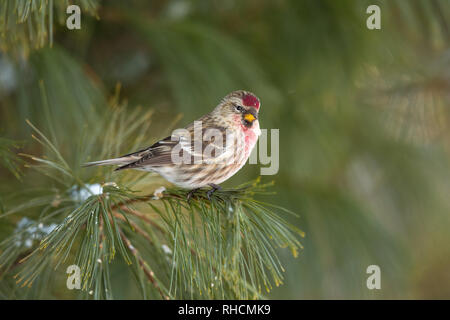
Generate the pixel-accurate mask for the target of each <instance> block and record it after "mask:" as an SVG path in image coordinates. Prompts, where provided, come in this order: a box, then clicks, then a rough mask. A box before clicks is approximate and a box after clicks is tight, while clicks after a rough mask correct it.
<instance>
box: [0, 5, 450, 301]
mask: <svg viewBox="0 0 450 320" xmlns="http://www.w3.org/2000/svg"><path fill="white" fill-rule="evenodd" d="M24 2H26V1H24ZM11 3H12V2H11V1H7V0H0V10H2V11H0V25H1V26H2V37H1V38H0V41H1V44H0V49H1V51H0V135H1V137H4V138H8V139H12V140H14V141H16V142H17V143H18V145H19V148H18V149H19V150H18V151H26V152H27V153H32V154H39V152H40V149H39V146H38V145H36V143H33V142H32V141H31V139H30V129H29V127H28V126H27V125H26V123H25V119H30V120H31V121H32V122H33V123H34V124H35V125H36V126H38V127H39V128H44V129H43V130H44V131H45V132H48V129H45V128H47V127H48V123H49V122H51V123H53V124H54V129H53V132H52V135H54V136H56V137H57V140H58V142H59V147H60V148H61V150H62V152H63V154H65V155H73V157H72V158H71V161H73V163H75V164H79V163H82V162H84V161H86V160H92V159H80V158H79V157H77V154H76V150H73V140H74V139H77V137H79V136H80V135H82V134H89V130H90V129H92V128H94V127H95V124H96V122H97V121H98V119H99V117H108V112H107V110H108V109H107V108H108V101H109V100H110V99H111V97H113V96H114V95H116V94H117V92H118V88H119V87H120V99H123V100H125V101H127V108H128V109H129V110H130V112H131V111H132V110H134V109H135V108H137V107H139V106H140V107H142V109H143V110H147V109H152V110H154V115H153V118H152V123H151V125H150V127H149V131H148V141H147V142H148V143H146V145H142V147H145V146H147V145H150V144H152V143H153V142H154V140H155V139H157V138H163V137H165V136H167V135H168V134H169V133H170V131H171V130H172V129H174V128H176V126H177V125H178V126H183V125H185V124H187V123H189V122H191V121H193V120H195V119H196V118H198V117H199V116H201V115H202V114H204V113H206V112H208V111H209V110H211V109H212V108H213V107H214V106H215V105H216V104H217V103H218V101H219V99H221V98H222V97H223V96H225V95H226V94H227V93H229V92H231V91H233V90H238V89H244V90H249V91H252V92H254V93H255V94H256V95H258V96H259V98H260V99H261V102H262V108H261V112H260V123H261V127H262V128H267V129H271V128H278V129H279V130H280V170H279V172H278V174H277V175H274V176H263V181H271V180H274V181H275V189H276V191H277V194H276V195H274V196H269V197H268V198H267V199H266V200H267V201H269V202H271V203H274V204H278V205H282V206H284V207H286V208H288V209H290V210H293V211H295V212H297V213H298V214H299V216H300V217H299V218H298V219H296V218H293V217H289V216H286V218H288V219H289V220H290V222H292V223H294V224H295V225H297V226H298V227H300V228H301V229H302V230H304V231H305V232H306V237H305V238H304V239H303V241H302V244H303V245H304V249H303V251H302V252H300V254H299V257H298V258H296V259H294V258H293V257H292V256H291V255H290V254H288V253H287V252H284V251H283V252H281V251H280V253H281V254H282V260H283V263H284V266H285V269H286V272H285V276H286V278H285V282H284V284H283V285H282V286H280V287H277V288H276V289H275V290H273V291H272V292H271V293H270V294H269V295H268V297H269V298H274V299H381V298H387V299H392V298H394V299H397V298H406V299H410V298H426V299H428V298H438V299H442V298H447V299H449V298H450V233H449V227H450V219H449V218H450V217H449V209H450V179H449V178H450V171H449V159H450V158H449V156H450V154H449V152H450V145H449V141H450V140H449V138H450V126H449V125H450V109H449V107H450V103H449V102H450V46H449V44H450V2H448V1H444V0H443V1H437V0H429V1H419V0H408V1H400V0H398V1H356V0H353V1H332V0H330V1H312V0H310V1H307V0H273V1H269V0H247V1H238V0H222V1H200V0H197V1H196V0H165V1H163V0H161V1H131V0H127V1H119V0H108V1H99V2H97V1H80V2H79V3H81V7H82V18H81V29H80V30H68V29H67V28H66V27H65V19H66V17H67V15H66V13H65V6H66V5H67V2H66V1H55V6H54V9H52V10H50V11H48V13H51V14H50V15H42V13H41V12H40V11H39V10H36V11H35V12H33V13H32V14H31V15H30V16H29V18H28V19H27V21H24V23H21V24H16V23H15V21H11V20H14V19H15V18H16V17H15V13H14V12H11V11H10V7H11ZM38 3H44V4H46V5H51V6H53V2H52V1H38ZM74 3H77V2H74ZM8 4H9V8H8ZM371 4H377V5H379V7H380V8H381V30H369V29H368V28H367V27H366V19H367V18H368V17H369V14H367V13H366V8H367V7H368V6H369V5H371ZM42 17H44V18H42ZM19 18H20V17H19ZM19 18H18V19H19ZM49 19H50V20H51V21H54V23H53V24H52V27H48V25H49V24H48V20H49ZM50 34H52V37H50V36H49V35H50ZM43 93H45V94H43ZM43 97H45V99H43ZM45 100H47V101H45ZM179 115H181V117H180V116H179ZM14 150H15V149H14ZM130 151H133V150H119V152H120V153H127V152H130ZM259 168H260V166H259V165H247V166H246V167H244V169H242V171H241V172H239V174H237V175H236V176H234V177H233V178H232V179H230V180H229V181H227V182H226V183H225V185H226V186H230V187H231V186H235V185H237V184H239V183H241V182H245V181H248V180H250V179H254V178H255V177H256V176H258V174H259ZM23 170H25V172H24V173H25V175H24V178H23V179H22V181H20V180H17V179H15V178H14V176H13V174H12V173H11V171H10V170H7V168H6V167H5V166H0V197H2V198H7V196H8V193H11V192H13V191H14V190H17V189H20V188H21V187H22V185H23V184H29V185H33V184H37V183H38V182H36V181H29V180H28V178H27V169H26V168H25V169H23ZM5 236H6V235H5V234H2V229H1V228H0V238H4V237H5ZM369 265H378V266H380V268H381V286H382V287H381V290H369V289H367V287H366V279H367V277H368V276H369V275H368V274H366V268H367V267H368V266H369ZM126 280H127V279H125V280H124V283H125V282H126ZM124 288H125V289H124V290H123V292H122V293H121V294H122V295H123V298H130V297H133V296H132V293H129V294H128V293H127V290H126V286H125V284H124Z"/></svg>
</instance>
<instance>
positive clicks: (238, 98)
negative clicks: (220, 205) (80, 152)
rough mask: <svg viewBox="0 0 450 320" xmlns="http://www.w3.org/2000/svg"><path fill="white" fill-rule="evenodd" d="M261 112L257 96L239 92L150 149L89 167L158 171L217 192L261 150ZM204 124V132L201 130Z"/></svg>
mask: <svg viewBox="0 0 450 320" xmlns="http://www.w3.org/2000/svg"><path fill="white" fill-rule="evenodd" d="M259 109H260V102H259V99H258V98H257V97H256V96H255V95H254V94H253V93H251V92H248V91H244V90H239V91H234V92H232V93H230V94H228V95H227V96H225V97H224V98H223V99H222V100H221V101H220V103H219V104H218V105H217V106H216V107H215V108H214V110H212V111H211V112H209V113H207V114H205V115H204V116H202V117H201V118H199V119H198V120H197V121H194V122H193V123H191V124H189V125H188V126H186V127H185V128H184V129H182V130H175V131H174V133H173V134H172V135H171V136H169V137H166V138H164V139H162V140H160V141H158V142H156V143H154V144H153V145H151V146H150V147H148V148H145V149H142V150H139V151H137V152H134V153H130V154H126V155H124V156H122V157H119V158H115V159H108V160H102V161H95V162H89V163H86V164H85V165H86V166H93V165H118V166H119V167H118V168H117V169H116V170H123V169H138V170H146V171H152V172H156V173H158V174H160V175H161V176H163V177H164V178H165V179H167V180H168V181H169V182H172V183H174V184H175V185H178V186H180V187H183V188H187V189H197V188H201V187H203V186H207V185H211V186H213V188H214V189H217V188H218V186H217V185H218V184H220V183H222V182H223V181H225V180H227V179H228V178H230V177H231V176H233V175H234V174H235V173H236V172H237V171H238V170H239V169H240V168H241V167H242V166H243V165H244V164H245V162H246V161H247V159H248V157H249V155H250V152H251V151H252V149H253V147H254V146H255V144H256V142H257V140H258V136H259V135H260V132H261V131H260V128H259V122H258V112H259ZM199 123H200V124H201V130H197V131H196V130H195V129H199ZM196 133H201V134H200V135H198V134H197V135H196ZM179 158H182V159H183V162H180V161H178V160H179ZM186 162H188V163H186Z"/></svg>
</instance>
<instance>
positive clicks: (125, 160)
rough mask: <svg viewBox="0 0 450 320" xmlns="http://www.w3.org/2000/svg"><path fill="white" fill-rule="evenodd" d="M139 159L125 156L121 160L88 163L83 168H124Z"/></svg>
mask: <svg viewBox="0 0 450 320" xmlns="http://www.w3.org/2000/svg"><path fill="white" fill-rule="evenodd" d="M138 159H139V158H136V157H133V156H125V157H120V158H114V159H106V160H100V161H92V162H86V163H84V164H83V165H82V166H83V167H92V166H111V165H116V166H123V165H126V164H129V163H132V162H134V161H136V160H138Z"/></svg>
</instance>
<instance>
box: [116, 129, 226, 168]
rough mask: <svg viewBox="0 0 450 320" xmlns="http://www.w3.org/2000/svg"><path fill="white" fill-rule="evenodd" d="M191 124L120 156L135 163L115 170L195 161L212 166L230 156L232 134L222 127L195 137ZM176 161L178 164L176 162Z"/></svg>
mask: <svg viewBox="0 0 450 320" xmlns="http://www.w3.org/2000/svg"><path fill="white" fill-rule="evenodd" d="M194 129H195V128H194V124H191V125H189V126H187V127H186V128H184V129H178V130H175V131H174V133H173V134H172V135H171V136H168V137H166V138H164V139H162V140H160V141H158V142H156V143H155V144H153V145H152V146H150V147H148V148H146V149H142V150H140V151H137V152H135V153H130V154H127V155H125V156H123V157H126V158H130V157H133V158H135V159H136V161H133V162H131V163H128V164H126V165H123V166H120V167H119V168H117V169H116V170H122V169H131V168H142V167H147V166H148V167H158V166H171V165H174V164H179V163H181V162H182V163H185V164H194V163H199V162H198V161H207V162H209V163H214V162H218V161H223V159H224V158H225V157H227V156H228V155H229V154H230V150H231V149H232V148H230V144H231V142H230V141H233V142H234V141H235V140H234V135H233V134H230V133H229V132H227V131H226V129H225V128H224V127H221V126H212V127H208V128H201V130H198V131H197V132H198V133H200V132H201V135H200V134H195V132H196V131H195V130H194ZM178 161H179V162H178Z"/></svg>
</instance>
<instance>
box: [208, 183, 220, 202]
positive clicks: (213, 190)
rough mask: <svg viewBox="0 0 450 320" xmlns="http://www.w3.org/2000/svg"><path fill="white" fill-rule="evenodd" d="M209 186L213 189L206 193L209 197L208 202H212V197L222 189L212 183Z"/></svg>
mask: <svg viewBox="0 0 450 320" xmlns="http://www.w3.org/2000/svg"><path fill="white" fill-rule="evenodd" d="M209 186H210V187H211V190H209V191H208V192H207V193H206V196H207V197H208V200H209V201H211V195H212V194H213V193H214V192H216V191H217V190H220V189H222V188H221V187H220V186H218V185H217V184H214V183H210V184H209Z"/></svg>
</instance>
